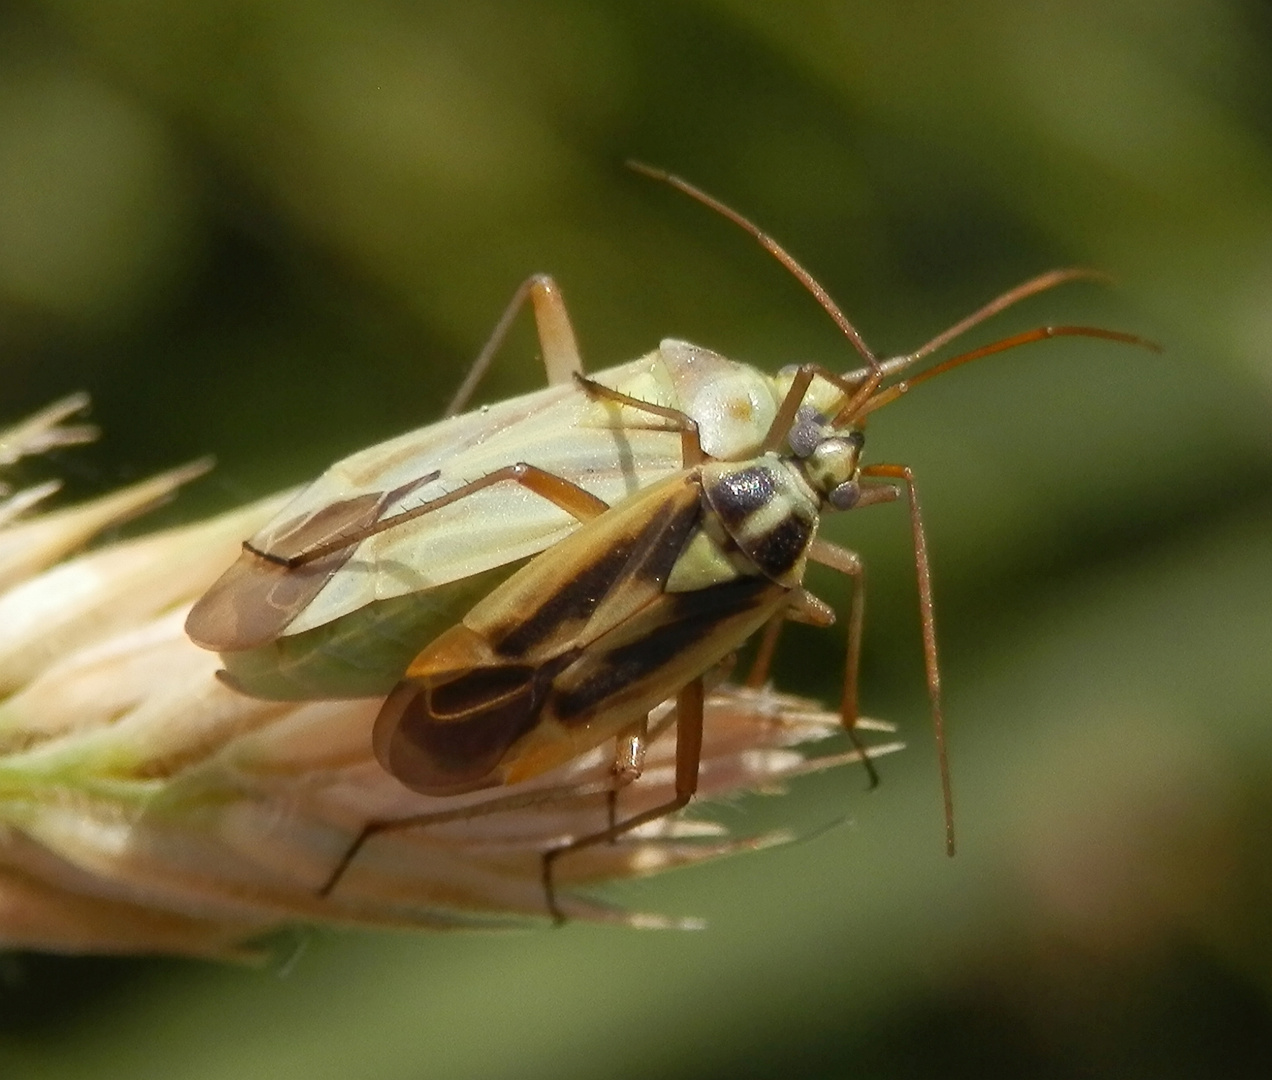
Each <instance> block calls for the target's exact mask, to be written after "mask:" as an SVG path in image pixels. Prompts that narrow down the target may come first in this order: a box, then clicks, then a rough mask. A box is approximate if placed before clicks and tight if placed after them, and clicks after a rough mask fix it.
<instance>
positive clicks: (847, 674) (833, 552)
mask: <svg viewBox="0 0 1272 1080" xmlns="http://www.w3.org/2000/svg"><path fill="white" fill-rule="evenodd" d="M808 557H809V558H810V559H811V560H812V561H813V562H818V563H821V564H822V566H829V567H830V568H831V569H832V570H838V571H839V572H840V573H841V574H847V575H848V577H849V578H850V579H851V580H852V599H851V601H850V602H849V607H848V644H847V651H846V654H845V657H844V686H843V693H842V696H841V697H840V701H839V716H840V720H841V721H842V723H843V726H844V731H846V732H847V733H848V738H849V739H851V740H852V745H853V748H854V749H855V750H856V751H857V752H858V753H859V754H861V763H862V764H863V765H865V767H866V774H867V775H868V776H869V777H870V786H871V787H876V786H877V785H878V783H879V773H878V771H877V770H876V769H875V767H874V762H872V761H871V760H870V756H869V754H867V753H866V746H865V744H864V743H863V742H862V741H861V736H860V735H859V734H858V733H857V719H858V717H859V715H860V714H859V712H858V708H857V690H858V685H859V678H860V675H861V637H862V628H863V627H864V626H865V618H866V568H865V566H864V565H863V564H862V562H861V556H860V555H858V554H857V553H856V552H855V551H849V550H848V549H847V548H843V547H839V546H838V545H837V544H830V543H827V542H826V541H825V540H814V541H813V542H812V544H811V545H810V546H809V549H808Z"/></svg>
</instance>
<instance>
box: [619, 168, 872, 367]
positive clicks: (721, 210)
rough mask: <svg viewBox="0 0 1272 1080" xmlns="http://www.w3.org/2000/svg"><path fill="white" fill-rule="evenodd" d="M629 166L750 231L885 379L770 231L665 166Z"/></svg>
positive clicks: (819, 289)
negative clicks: (662, 167) (669, 170)
mask: <svg viewBox="0 0 1272 1080" xmlns="http://www.w3.org/2000/svg"><path fill="white" fill-rule="evenodd" d="M627 167H628V168H629V169H631V170H632V172H637V173H640V175H641V176H648V177H649V178H650V179H651V180H657V181H659V182H661V183H664V184H668V185H670V186H671V187H674V188H675V189H676V190H677V191H681V192H684V194H686V195H688V196H689V197H690V198H691V199H695V200H696V201H698V202H700V203H702V205H703V206H705V207H707V208H708V209H710V210H714V211H715V212H716V213H717V214H719V215H720V216H721V217H723V218H726V219H727V220H729V221H731V222H733V224H734V225H736V226H737V227H738V228H740V229H742V230H743V231H744V232H747V233H750V235H751V236H753V237H754V238H755V239H756V241H757V242H758V243H759V244H760V246H761V247H762V248H764V250H765V251H767V252H768V253H769V254H770V255H772V256H773V258H775V259H776V260H777V261H778V262H780V263H781V264H782V265H783V266H784V267H785V268H786V269H787V271H788V272H789V273H790V274H791V276H792V277H794V278H795V280H796V281H798V282H799V283H800V284H801V285H803V286H804V288H806V289H807V290H808V291H809V292H810V293H812V294H813V298H814V299H815V300H816V301H817V302H818V303H819V304H820V305H821V306H822V309H823V310H824V311H825V312H826V314H827V315H829V316H830V317H831V319H832V320H834V323H835V325H836V326H838V327H839V329H840V330H841V331H843V334H844V336H845V337H846V338H847V339H848V340H849V341H851V342H852V346H853V348H854V349H856V350H857V352H858V353H859V354H860V355H861V358H862V359H863V360H864V361H865V362H866V365H867V366H868V367H869V369H870V371H871V373H872V374H874V375H875V376H877V378H878V379H880V380H881V379H883V378H884V376H885V374H886V372H885V370H884V367H883V364H882V363H881V362H880V360H879V358H878V357H877V356H875V354H874V350H872V349H871V348H870V346H869V345H867V344H866V340H865V338H863V337H862V336H861V334H860V333H859V332H858V330H857V328H856V327H855V326H853V325H852V322H851V321H850V320H849V318H848V316H847V315H845V314H844V313H843V312H842V311H841V310H840V309H839V305H838V304H836V303H835V301H834V300H833V299H832V298H831V295H830V293H828V292H827V291H826V290H825V289H824V288H823V287H822V286H821V284H820V283H819V282H818V281H817V279H816V278H814V277H813V275H812V274H810V273H809V272H808V271H807V270H805V269H804V268H803V267H802V266H800V264H799V263H798V262H796V260H795V256H794V255H792V254H791V253H790V252H789V251H787V250H786V249H785V248H784V247H782V245H781V244H779V243H778V242H777V241H776V240H774V239H773V238H772V237H771V236H769V234H768V233H766V232H765V231H764V230H763V229H761V228H760V227H759V226H758V225H756V224H755V223H754V222H753V221H751V220H750V219H749V218H745V217H743V216H742V215H741V214H739V213H738V212H737V211H736V210H734V209H732V208H731V207H728V206H725V205H724V203H722V202H721V201H720V200H719V199H717V198H714V197H713V196H711V195H708V194H707V193H706V192H705V191H703V190H702V189H701V188H698V187H695V186H694V185H693V184H691V183H689V181H688V180H682V179H681V178H680V177H679V176H676V175H674V174H673V173H669V172H666V171H664V170H663V169H655V168H654V167H653V166H652V165H646V164H644V163H643V162H640V161H630V160H629V161H628V162H627ZM876 385H877V383H876Z"/></svg>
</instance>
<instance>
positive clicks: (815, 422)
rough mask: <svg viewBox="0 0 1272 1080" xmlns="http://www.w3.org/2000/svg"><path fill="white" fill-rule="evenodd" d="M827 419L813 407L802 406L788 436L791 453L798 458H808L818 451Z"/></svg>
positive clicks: (824, 434) (824, 435) (823, 436)
mask: <svg viewBox="0 0 1272 1080" xmlns="http://www.w3.org/2000/svg"><path fill="white" fill-rule="evenodd" d="M825 426H826V418H825V417H824V416H822V414H821V413H819V412H818V411H817V410H816V409H814V408H813V407H812V406H811V405H801V406H800V407H799V411H798V412H797V413H796V414H795V423H794V424H793V425H792V426H791V430H790V432H789V433H788V434H787V436H786V441H787V442H788V443H789V444H790V447H791V453H793V454H794V455H795V456H796V457H797V458H806V457H808V456H809V455H810V454H812V452H813V451H814V450H816V449H817V446H818V444H819V443H821V441H822V439H824V438H825V437H826V433H825Z"/></svg>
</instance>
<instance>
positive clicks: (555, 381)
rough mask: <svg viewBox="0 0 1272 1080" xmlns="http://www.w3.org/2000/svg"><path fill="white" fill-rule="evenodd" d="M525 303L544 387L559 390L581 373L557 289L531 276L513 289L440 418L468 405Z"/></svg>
mask: <svg viewBox="0 0 1272 1080" xmlns="http://www.w3.org/2000/svg"><path fill="white" fill-rule="evenodd" d="M527 300H529V301H530V303H531V305H532V306H533V307H534V325H535V329H536V330H538V332H539V348H540V349H541V350H542V352H543V366H544V368H546V369H547V374H548V385H549V386H559V385H560V384H561V383H564V382H568V381H569V379H570V377H571V376H572V375H574V374H576V373H581V372H582V371H583V361H582V360H581V359H580V358H579V346H578V342H577V341H576V340H575V337H574V327H573V326H571V325H570V316H569V313H568V312H567V311H566V310H565V299H564V297H562V295H561V287H560V286H559V285H557V283H556V282H555V281H554V280H553V279H552V278H551V277H549V276H548V275H547V274H535V275H534V276H533V277H528V278H526V280H525V281H523V282H522V283H521V284H520V285H519V286H517V291H516V292H515V293H513V294H512V299H511V300H509V301H508V306H507V307H506V308H504V312H503V314H502V315H500V316H499V321H498V322H497V323H495V328H494V330H492V331H491V332H490V338H489V340H487V342H486V344H485V345H484V346H482V350H481V352H479V353H478V354H477V359H476V360H474V361H473V363H472V366H471V367H470V368H469V369H468V374H467V375H465V376H464V381H463V382H462V383H461V384H460V386H459V389H458V390H456V391H455V396H454V397H453V398H451V400H450V404H449V405H447V406H446V411H445V412H444V413H443V414H442V416H443V417H446V416H454V415H456V414H457V413H460V412H462V411H463V410H464V408H465V407H466V406H467V405H468V401H469V399H470V398H471V397H472V396H473V391H474V390H476V389H477V384H478V383H480V382H481V380H482V377H483V376H484V375H485V374H486V371H487V370H488V369H489V367H490V364H491V361H492V360H494V358H495V353H497V352H498V351H499V347H500V346H501V345H503V343H504V339H505V338H507V336H508V331H509V329H511V327H512V322H513V320H514V319H515V318H516V317H517V315H518V313H519V312H520V311H521V309H522V307H523V306H525V302H526V301H527Z"/></svg>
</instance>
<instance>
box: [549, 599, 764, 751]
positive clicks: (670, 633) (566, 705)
mask: <svg viewBox="0 0 1272 1080" xmlns="http://www.w3.org/2000/svg"><path fill="white" fill-rule="evenodd" d="M773 587H774V586H773V584H772V582H770V581H768V580H767V579H766V578H761V577H744V578H738V579H737V580H735V581H729V582H725V583H724V584H721V585H713V586H711V587H710V588H706V589H697V590H694V591H693V592H684V593H669V594H666V596H665V603H666V604H667V605H669V609H668V611H667V617H666V621H665V622H663V623H661V624H660V625H658V626H656V627H654V628H653V629H652V630H651V631H650V632H649V633H648V634H646V635H645V636H644V637H642V638H640V639H639V640H638V641H632V642H629V643H627V644H624V645H620V646H618V647H617V648H615V649H612V650H610V651H608V652H606V653H604V655H603V656H601V657H600V658H599V659H598V660H597V661H596V670H595V671H594V673H592V674H591V675H589V676H588V677H587V678H586V679H585V680H584V681H582V682H581V683H579V684H578V685H577V686H574V687H572V688H570V689H568V690H565V689H560V688H558V689H557V691H556V692H555V693H554V694H553V697H552V707H553V711H554V712H555V714H556V716H557V718H558V719H559V720H560V721H561V723H562V724H564V725H566V726H569V725H571V724H578V723H585V722H587V721H589V720H591V719H592V717H593V714H594V712H595V711H596V710H598V709H600V708H603V706H604V704H605V702H606V701H607V700H608V699H609V698H611V697H613V696H615V695H617V694H620V693H622V692H623V691H624V690H626V689H627V688H628V687H629V686H631V685H633V684H634V683H636V682H639V681H640V680H642V679H644V678H646V677H647V676H649V675H651V674H652V673H653V672H655V671H657V670H658V669H659V668H660V667H662V666H663V665H664V664H666V663H667V661H668V660H670V659H671V658H672V657H675V656H677V655H679V654H680V653H682V652H684V651H685V650H687V649H691V648H693V647H694V646H695V645H696V644H697V643H698V642H700V641H701V640H702V639H703V638H704V637H706V636H707V635H708V634H710V633H711V632H712V630H713V628H714V627H716V626H717V625H718V624H719V623H720V622H721V621H723V620H725V619H727V618H730V617H731V616H734V615H738V614H740V613H742V612H744V611H746V610H748V609H749V608H751V607H754V606H755V605H756V604H759V603H762V602H764V601H765V600H766V599H767V598H768V596H769V595H770V592H771V590H772V589H773ZM677 689H678V688H677Z"/></svg>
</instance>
